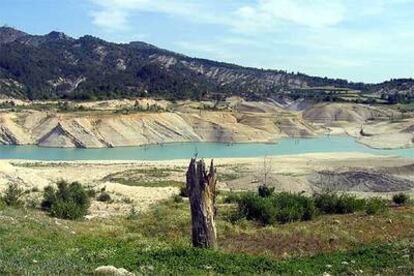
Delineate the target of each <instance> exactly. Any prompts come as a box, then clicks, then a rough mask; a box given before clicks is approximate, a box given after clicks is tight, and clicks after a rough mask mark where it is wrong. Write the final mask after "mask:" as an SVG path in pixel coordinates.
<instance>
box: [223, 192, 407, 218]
mask: <svg viewBox="0 0 414 276" xmlns="http://www.w3.org/2000/svg"><path fill="white" fill-rule="evenodd" d="M401 197H402V196H401ZM224 202H226V203H234V202H235V203H237V205H238V210H237V214H235V216H234V217H236V218H237V219H242V218H246V219H248V220H255V221H258V222H260V223H261V224H263V225H269V224H275V223H288V222H294V221H306V220H311V219H313V218H315V217H316V216H318V215H320V214H352V213H355V212H361V211H364V212H366V213H367V214H370V215H372V214H378V213H384V212H386V211H387V209H388V202H387V201H386V200H384V199H381V198H375V197H374V198H368V199H363V198H357V197H356V196H354V195H349V194H342V195H338V194H336V193H323V194H317V195H314V196H312V197H309V196H305V195H303V194H295V193H287V192H282V193H276V194H275V193H273V190H271V189H269V188H268V187H266V186H259V188H258V193H252V192H249V193H245V194H230V195H228V196H227V197H226V198H225V199H224Z"/></svg>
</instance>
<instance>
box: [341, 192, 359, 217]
mask: <svg viewBox="0 0 414 276" xmlns="http://www.w3.org/2000/svg"><path fill="white" fill-rule="evenodd" d="M365 203H366V200H365V199H358V198H356V196H353V195H347V194H343V195H341V196H339V198H338V202H337V205H336V213H337V214H351V213H355V212H357V211H363V210H364V208H365Z"/></svg>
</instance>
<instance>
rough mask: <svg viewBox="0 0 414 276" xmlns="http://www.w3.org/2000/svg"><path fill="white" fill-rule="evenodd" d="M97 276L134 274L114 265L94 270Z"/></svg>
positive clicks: (126, 275)
mask: <svg viewBox="0 0 414 276" xmlns="http://www.w3.org/2000/svg"><path fill="white" fill-rule="evenodd" d="M93 275H95V276H133V275H134V274H133V273H131V272H129V271H128V270H126V269H124V268H116V267H114V266H100V267H98V268H97V269H95V271H94V272H93Z"/></svg>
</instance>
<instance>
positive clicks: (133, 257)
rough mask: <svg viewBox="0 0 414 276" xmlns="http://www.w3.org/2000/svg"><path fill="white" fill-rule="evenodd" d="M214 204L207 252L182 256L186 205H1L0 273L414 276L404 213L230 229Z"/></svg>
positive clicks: (222, 209)
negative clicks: (105, 210)
mask: <svg viewBox="0 0 414 276" xmlns="http://www.w3.org/2000/svg"><path fill="white" fill-rule="evenodd" d="M224 201H225V196H223V195H219V197H218V200H217V202H218V217H217V221H216V222H217V229H218V241H219V249H218V250H216V251H209V250H197V249H193V248H191V246H190V244H191V241H190V215H189V207H188V202H187V200H186V199H184V200H182V201H180V202H175V201H173V200H171V201H167V202H164V203H162V204H159V205H157V206H154V207H153V208H152V209H151V210H149V211H148V212H143V213H142V212H141V213H131V214H130V215H129V216H128V217H114V218H112V219H94V220H75V221H69V220H61V219H56V218H53V217H50V216H49V215H48V214H47V213H45V212H42V211H40V210H37V209H24V208H21V207H13V206H8V205H3V206H2V207H0V210H1V211H0V242H1V244H2V246H1V249H0V260H1V262H0V274H42V275H56V274H63V275H74V274H90V273H91V272H92V271H93V270H94V269H95V268H96V267H98V266H101V265H114V266H116V267H124V268H126V269H127V270H129V271H132V272H136V273H144V274H207V273H210V274H216V273H219V274H240V273H244V274H256V273H266V274H304V275H315V274H319V275H321V274H323V273H324V272H327V273H330V274H334V275H336V274H362V273H363V274H368V275H374V274H377V273H380V274H382V275H384V274H385V275H397V274H398V275H410V274H412V273H413V272H414V262H413V259H412V258H413V254H414V252H413V250H414V249H413V244H412V239H413V238H414V230H413V229H414V207H413V206H411V205H406V206H402V207H398V208H391V209H390V210H389V211H388V212H386V213H379V214H376V215H367V214H366V213H364V212H356V213H354V214H342V215H339V214H333V215H323V216H318V217H315V218H314V219H313V220H311V221H298V222H294V223H287V224H275V225H271V226H267V227H263V226H261V224H259V223H256V222H255V221H249V220H246V219H240V220H237V221H233V220H232V219H231V218H232V217H233V216H234V214H235V213H236V212H237V205H236V204H234V203H230V204H229V203H224ZM108 204H109V203H108ZM410 239H411V240H410Z"/></svg>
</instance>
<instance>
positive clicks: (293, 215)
mask: <svg viewBox="0 0 414 276" xmlns="http://www.w3.org/2000/svg"><path fill="white" fill-rule="evenodd" d="M273 200H274V202H275V204H276V207H277V209H278V216H277V221H278V222H280V223H287V222H293V221H297V220H311V219H312V218H314V217H315V216H316V215H317V209H316V207H315V203H314V202H313V200H312V199H311V198H309V197H307V196H304V195H302V194H294V193H286V192H283V193H279V194H276V195H275V196H274V199H273Z"/></svg>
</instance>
